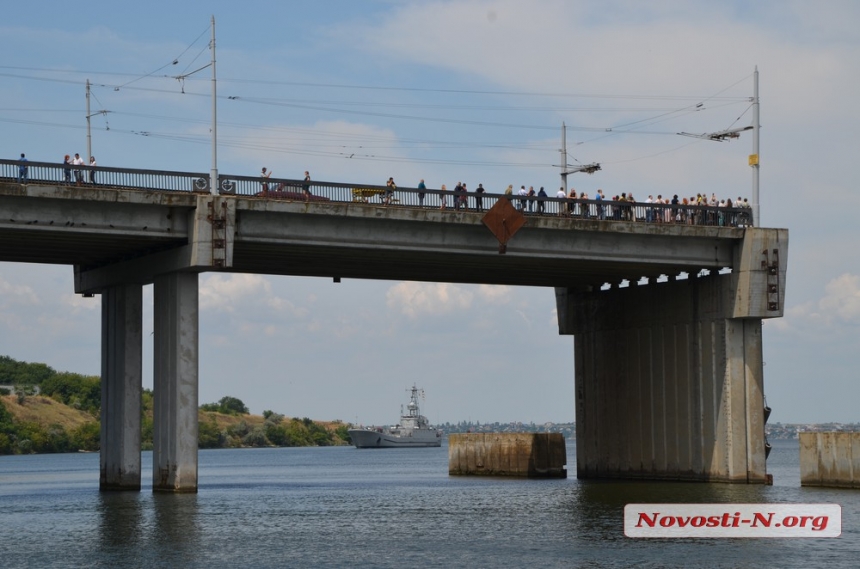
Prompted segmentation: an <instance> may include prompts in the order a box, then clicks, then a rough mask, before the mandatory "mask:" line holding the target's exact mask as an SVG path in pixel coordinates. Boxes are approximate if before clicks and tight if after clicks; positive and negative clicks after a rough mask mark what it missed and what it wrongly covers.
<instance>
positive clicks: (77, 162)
mask: <svg viewBox="0 0 860 569" xmlns="http://www.w3.org/2000/svg"><path fill="white" fill-rule="evenodd" d="M81 166H91V168H90V170H89V183H90V184H95V183H96V171H95V166H96V157H95V156H90V163H89V164H87V163H86V162H85V161H84V159H83V158H81V155H80V154H77V153H76V154H75V157H74V158H71V157H69V155H68V154H66V155H65V156H64V157H63V182H64V183H66V184H71V183H72V173H74V175H75V185H77V186H80V185H81V184H83V183H85V177H84V172H83V170H82V169H81V168H80V167H81ZM29 179H30V165H29V161H28V160H27V156H26V154H24V153H23V152H22V153H21V158H19V159H18V182H19V183H21V184H26V183H28V182H29Z"/></svg>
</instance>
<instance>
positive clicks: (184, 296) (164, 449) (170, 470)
mask: <svg viewBox="0 0 860 569" xmlns="http://www.w3.org/2000/svg"><path fill="white" fill-rule="evenodd" d="M197 284H198V276H197V273H196V272H174V273H169V274H165V275H159V276H157V277H155V282H154V303H155V323H154V326H155V334H154V336H155V346H154V350H153V352H154V358H155V365H154V373H155V378H154V390H153V391H154V406H155V409H154V413H155V414H154V418H153V419H154V421H153V422H154V425H153V427H154V430H153V439H154V440H153V447H154V449H153V457H152V489H153V491H167V492H178V493H185V492H190V493H194V492H197V438H198V423H197V408H198V344H199V340H198V334H199V320H198V318H199V306H198V289H197Z"/></svg>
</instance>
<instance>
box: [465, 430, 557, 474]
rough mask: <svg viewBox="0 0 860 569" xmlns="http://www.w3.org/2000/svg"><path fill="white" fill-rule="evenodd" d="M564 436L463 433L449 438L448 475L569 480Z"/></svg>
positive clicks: (550, 434) (552, 434)
mask: <svg viewBox="0 0 860 569" xmlns="http://www.w3.org/2000/svg"><path fill="white" fill-rule="evenodd" d="M566 463H567V451H566V449H565V445H564V436H562V434H561V433H462V434H453V435H450V436H449V437H448V474H449V475H479V476H520V477H526V478H567V470H566V469H565V468H564V467H565V465H566Z"/></svg>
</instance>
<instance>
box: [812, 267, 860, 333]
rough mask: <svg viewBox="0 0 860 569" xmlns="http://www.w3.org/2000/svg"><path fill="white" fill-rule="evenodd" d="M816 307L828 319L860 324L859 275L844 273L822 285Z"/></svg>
mask: <svg viewBox="0 0 860 569" xmlns="http://www.w3.org/2000/svg"><path fill="white" fill-rule="evenodd" d="M824 290H825V291H826V292H827V295H826V296H824V298H822V299H821V300H820V301H819V302H818V307H819V309H820V310H821V312H822V313H823V314H825V315H826V318H827V319H828V320H829V321H834V320H836V321H842V322H845V323H847V324H858V325H860V275H851V274H848V273H845V274H843V275H840V276H839V277H837V278H835V279H833V280H832V281H830V282H829V283H827V285H826V286H825V287H824Z"/></svg>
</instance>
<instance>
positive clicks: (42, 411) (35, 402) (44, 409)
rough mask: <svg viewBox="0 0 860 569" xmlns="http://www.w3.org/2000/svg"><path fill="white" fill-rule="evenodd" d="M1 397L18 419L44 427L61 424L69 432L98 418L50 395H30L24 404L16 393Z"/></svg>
mask: <svg viewBox="0 0 860 569" xmlns="http://www.w3.org/2000/svg"><path fill="white" fill-rule="evenodd" d="M0 399H2V401H3V405H5V406H6V409H8V410H9V412H10V413H11V414H12V416H13V417H14V418H15V420H16V421H26V422H28V423H38V424H39V425H41V426H43V427H48V426H50V425H57V424H59V425H61V426H62V427H63V428H64V429H66V431H67V432H68V431H71V430H73V429H75V428H77V427H79V426H81V425H83V424H84V423H89V422H92V421H95V420H96V418H95V417H93V416H92V415H90V414H89V413H86V412H84V411H79V410H77V409H74V408H72V407H69V406H67V405H63V404H62V403H57V402H56V401H54V400H53V399H51V398H50V397H43V396H41V395H31V396H28V397H27V398H26V399H25V401H24V404H23V405H19V404H18V398H17V397H16V396H15V395H3V396H0Z"/></svg>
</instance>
